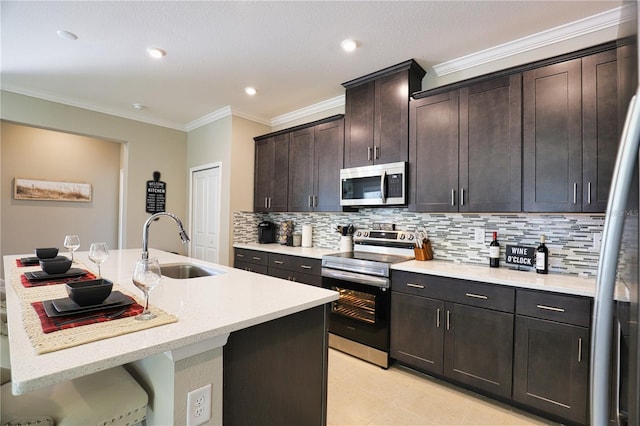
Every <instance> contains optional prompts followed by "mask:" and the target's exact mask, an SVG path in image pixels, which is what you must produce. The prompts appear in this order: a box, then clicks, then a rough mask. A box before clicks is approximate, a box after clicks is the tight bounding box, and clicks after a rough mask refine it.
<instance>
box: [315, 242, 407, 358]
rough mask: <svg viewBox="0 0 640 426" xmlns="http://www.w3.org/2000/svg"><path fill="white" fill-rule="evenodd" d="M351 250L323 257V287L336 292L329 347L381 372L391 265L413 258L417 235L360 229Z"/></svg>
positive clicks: (385, 350)
mask: <svg viewBox="0 0 640 426" xmlns="http://www.w3.org/2000/svg"><path fill="white" fill-rule="evenodd" d="M353 242H354V251H353V252H342V253H335V254H329V255H326V256H323V257H322V286H323V287H325V288H329V289H332V290H335V291H337V292H338V293H339V294H340V297H339V298H338V300H336V301H335V302H333V303H332V304H331V313H330V317H329V346H330V347H332V348H335V349H338V350H340V351H342V352H346V353H349V354H351V355H354V356H356V357H358V358H362V359H364V360H366V361H369V362H371V363H373V364H376V365H379V366H381V367H383V368H387V367H388V366H389V318H390V310H391V288H390V287H391V278H390V275H391V274H390V269H391V265H392V264H394V263H398V262H404V261H406V260H410V259H413V253H414V252H413V246H414V242H415V236H414V234H413V233H409V232H403V231H395V230H393V231H391V230H390V231H385V230H358V231H356V232H355V234H354V235H353Z"/></svg>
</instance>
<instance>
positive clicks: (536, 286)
mask: <svg viewBox="0 0 640 426" xmlns="http://www.w3.org/2000/svg"><path fill="white" fill-rule="evenodd" d="M234 247H237V248H247V249H251V250H260V251H265V252H271V253H280V254H289V255H294V256H304V257H313V258H321V257H322V256H323V255H325V254H330V253H336V252H337V250H328V249H320V248H300V247H288V246H283V245H280V244H258V243H254V244H234ZM391 269H394V270H398V271H407V272H416V273H420V274H429V275H438V276H442V277H448V278H459V279H465V280H471V281H479V282H484V283H491V284H498V285H507V286H512V287H519V288H527V289H533V290H545V291H552V292H558V293H564V294H570V295H576V296H587V297H593V296H594V295H595V290H596V279H595V276H593V275H589V276H586V277H582V276H577V275H569V274H554V273H551V274H546V275H543V274H537V273H536V272H535V271H533V270H520V271H519V270H516V269H511V268H508V267H505V266H501V267H500V268H490V267H489V266H488V265H487V266H484V265H478V264H469V263H457V262H451V261H445V260H429V261H418V260H409V261H406V262H401V263H396V264H394V265H391ZM615 298H616V300H621V301H628V300H629V294H628V290H627V288H626V287H625V286H624V285H623V284H622V283H618V285H617V287H616V292H615Z"/></svg>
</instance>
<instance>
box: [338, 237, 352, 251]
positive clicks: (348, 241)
mask: <svg viewBox="0 0 640 426" xmlns="http://www.w3.org/2000/svg"><path fill="white" fill-rule="evenodd" d="M340 251H353V238H351V235H346V236H342V237H340Z"/></svg>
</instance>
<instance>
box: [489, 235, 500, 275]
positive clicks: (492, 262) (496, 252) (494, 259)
mask: <svg viewBox="0 0 640 426" xmlns="http://www.w3.org/2000/svg"><path fill="white" fill-rule="evenodd" d="M489 266H490V267H492V268H497V267H498V266H500V243H499V242H498V233H497V232H494V233H493V241H491V243H490V244H489Z"/></svg>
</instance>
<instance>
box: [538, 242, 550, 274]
mask: <svg viewBox="0 0 640 426" xmlns="http://www.w3.org/2000/svg"><path fill="white" fill-rule="evenodd" d="M536 272H537V273H539V274H547V273H549V249H548V248H547V246H546V245H545V244H544V235H541V236H540V245H539V246H538V248H537V249H536Z"/></svg>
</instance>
